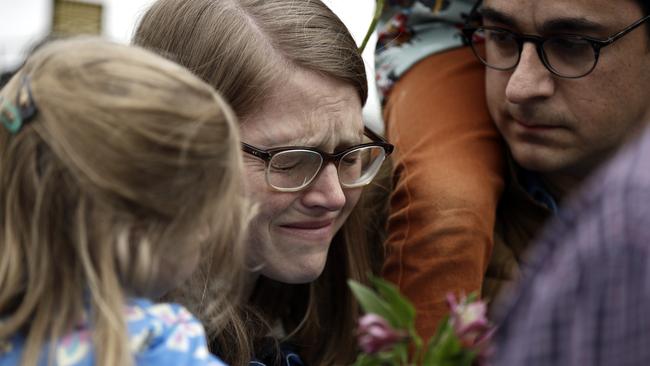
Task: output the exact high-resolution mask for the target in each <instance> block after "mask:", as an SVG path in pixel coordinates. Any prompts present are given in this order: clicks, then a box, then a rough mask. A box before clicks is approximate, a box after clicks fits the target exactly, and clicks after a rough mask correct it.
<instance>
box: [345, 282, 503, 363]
mask: <svg viewBox="0 0 650 366" xmlns="http://www.w3.org/2000/svg"><path fill="white" fill-rule="evenodd" d="M371 281H372V284H373V285H374V287H375V288H376V291H374V290H372V289H370V288H368V287H366V286H363V285H361V284H360V283H358V282H356V281H349V282H348V284H349V286H350V288H351V290H352V292H353V293H354V295H355V297H356V298H357V300H358V301H359V303H360V304H361V307H362V308H363V310H364V311H365V312H366V315H364V316H363V317H361V318H360V319H359V326H358V341H359V347H360V348H361V351H362V353H361V354H360V355H359V356H358V357H357V360H356V362H355V365H356V366H380V365H400V366H406V365H423V366H472V365H485V363H486V360H487V356H488V352H489V340H490V338H491V335H492V334H493V331H494V328H493V327H492V325H491V324H490V323H489V322H488V320H487V318H486V310H487V308H486V304H485V303H484V302H482V301H479V300H478V299H477V296H476V295H475V294H472V295H470V296H467V297H465V296H461V297H460V299H457V298H456V297H455V296H454V295H453V294H448V295H447V303H448V304H449V307H450V315H449V316H447V317H446V318H444V319H443V320H442V321H441V322H440V324H439V326H438V330H437V332H436V334H435V335H434V336H433V337H432V338H431V339H430V340H429V341H428V342H426V344H425V343H424V342H423V340H422V338H421V337H420V336H419V335H418V334H417V332H416V330H415V308H414V307H413V305H412V304H411V303H410V302H409V301H408V300H407V299H406V298H404V297H403V296H402V295H401V294H400V293H399V290H397V288H396V287H395V286H394V285H392V284H390V283H388V282H386V281H383V280H381V279H378V278H371Z"/></svg>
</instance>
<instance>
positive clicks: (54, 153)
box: [0, 39, 248, 366]
mask: <svg viewBox="0 0 650 366" xmlns="http://www.w3.org/2000/svg"><path fill="white" fill-rule="evenodd" d="M23 80H27V83H23V82H22V81H23ZM27 88H28V89H29V90H30V91H31V95H32V97H33V101H34V104H35V105H36V108H37V110H38V111H37V114H36V115H35V117H34V118H32V120H30V121H29V122H27V123H26V124H25V125H24V126H23V127H22V129H21V130H20V131H18V132H17V133H16V134H12V133H10V132H9V131H8V130H7V129H5V128H2V127H1V126H0V207H2V217H1V218H0V253H2V255H0V319H2V326H0V340H7V339H8V338H9V337H11V336H13V335H14V334H15V333H17V332H20V333H22V334H25V337H26V346H25V349H24V352H23V359H22V363H23V364H24V365H34V364H36V362H37V361H38V359H39V356H40V355H41V352H42V349H41V348H42V347H43V346H44V345H46V344H47V343H48V342H49V341H52V342H53V343H56V342H57V340H58V339H60V337H61V336H62V335H64V334H65V333H66V332H69V331H71V330H72V329H73V328H74V326H75V325H76V324H79V322H80V321H82V315H83V314H84V313H87V314H89V317H90V319H89V322H90V323H91V324H92V329H93V340H94V344H95V345H96V346H95V350H96V353H95V359H96V362H97V364H99V365H105V366H108V365H130V364H132V363H133V359H132V356H131V351H130V349H129V347H128V336H127V329H126V324H125V320H124V318H123V315H122V311H123V307H124V304H125V301H126V297H128V296H147V295H150V294H152V293H153V292H154V291H156V290H157V288H156V286H157V285H158V284H159V282H160V280H161V278H164V276H163V274H165V273H169V272H170V267H169V264H170V263H171V262H172V260H171V259H170V255H171V256H174V260H176V259H181V258H183V257H184V256H188V255H192V254H193V253H196V252H197V251H199V250H203V251H205V254H204V257H208V258H209V259H210V262H211V264H212V266H211V268H210V269H208V270H210V271H211V272H212V280H213V281H214V282H221V283H222V284H228V287H230V286H231V282H232V281H235V282H234V284H235V285H236V284H237V283H238V282H237V281H239V275H240V273H241V271H240V268H242V266H243V265H242V261H243V254H242V250H241V249H240V248H241V246H240V245H239V244H238V243H239V242H240V241H241V235H242V228H243V226H244V225H246V220H247V219H246V217H247V212H248V209H247V204H246V202H245V200H244V199H243V198H242V194H241V192H240V187H241V182H240V179H241V177H240V169H241V164H242V163H241V156H240V153H239V137H238V131H237V128H236V124H235V123H236V122H234V121H235V117H234V116H233V114H232V113H231V111H230V109H229V107H228V106H227V105H226V103H225V102H224V101H223V100H222V99H221V98H220V97H219V96H218V95H217V94H216V93H215V92H214V91H213V89H212V88H211V87H210V86H209V85H208V84H206V83H204V82H203V81H201V80H200V79H198V78H196V77H195V76H193V75H192V74H191V73H189V72H188V71H187V70H185V69H183V68H182V67H180V66H178V65H176V64H174V63H172V62H170V61H168V60H165V59H163V58H161V57H159V56H156V55H154V54H152V53H150V52H148V51H145V50H142V49H139V48H137V47H129V46H123V45H117V44H112V43H109V42H106V41H101V40H98V39H73V40H67V41H57V42H54V43H51V44H48V45H46V46H44V47H43V48H42V49H40V50H39V51H37V52H36V53H35V54H34V55H33V56H31V57H30V58H29V59H28V60H27V62H26V64H25V65H24V67H23V68H22V69H21V70H20V71H19V72H18V73H17V75H15V76H14V78H13V79H12V80H11V81H10V82H9V83H8V84H7V86H6V87H5V88H4V89H3V90H2V91H1V92H0V96H1V97H2V98H4V99H5V100H8V101H12V102H13V101H15V100H17V98H18V99H19V100H21V98H22V97H24V95H25V93H26V90H27ZM22 99H24V98H22ZM19 104H20V103H19ZM3 112H6V111H3ZM204 230H205V232H203V231H204ZM224 286H225V285H224ZM235 287H236V286H235ZM213 297H214V296H213ZM51 350H52V348H50V351H51ZM50 356H52V352H50ZM50 361H52V359H51V358H50Z"/></svg>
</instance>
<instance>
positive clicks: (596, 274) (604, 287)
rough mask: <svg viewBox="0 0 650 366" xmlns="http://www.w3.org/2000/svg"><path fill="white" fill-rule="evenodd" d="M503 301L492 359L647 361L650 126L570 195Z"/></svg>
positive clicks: (528, 364) (532, 364)
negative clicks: (514, 288) (515, 288)
mask: <svg viewBox="0 0 650 366" xmlns="http://www.w3.org/2000/svg"><path fill="white" fill-rule="evenodd" d="M540 239H541V240H540V241H539V242H538V243H537V244H536V245H535V246H534V248H535V249H534V253H532V254H533V257H532V260H531V265H530V267H529V268H528V270H527V272H526V275H525V276H524V279H523V281H522V282H521V284H520V287H519V292H517V293H516V295H514V296H513V297H511V298H510V299H509V300H510V302H509V303H505V304H504V305H505V306H504V307H502V308H501V310H502V311H503V312H502V314H505V315H504V316H502V317H501V319H502V322H500V323H501V325H500V328H499V330H498V332H497V335H496V338H495V342H496V353H495V357H494V359H493V362H492V363H493V364H494V365H499V366H500V365H513V366H515V365H516V366H521V365H525V366H538V365H576V366H577V365H579V366H584V365H616V366H619V365H620V366H622V365H650V130H647V131H646V132H645V133H644V134H643V136H642V137H641V138H640V139H639V140H638V141H636V142H634V143H632V144H630V145H628V146H627V147H626V148H625V149H624V150H623V151H622V152H621V153H619V154H618V156H617V157H616V158H614V159H613V160H612V161H611V162H610V163H608V164H607V165H606V166H605V167H604V168H603V169H601V171H600V172H599V173H597V174H596V175H595V176H594V177H593V178H592V179H590V180H589V181H588V183H587V184H586V185H585V187H584V189H582V190H581V191H580V192H579V193H578V194H577V195H576V196H574V197H573V199H571V200H570V201H568V202H567V205H566V206H565V207H563V208H562V209H561V210H560V212H559V213H558V217H557V218H556V219H555V220H554V221H553V222H552V223H551V224H550V225H549V227H548V228H547V230H545V233H544V234H543V235H542V237H541V238H540Z"/></svg>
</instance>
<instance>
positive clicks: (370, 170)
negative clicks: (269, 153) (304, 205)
mask: <svg viewBox="0 0 650 366" xmlns="http://www.w3.org/2000/svg"><path fill="white" fill-rule="evenodd" d="M385 157H386V154H385V152H384V149H383V148H382V147H379V146H367V147H362V148H359V149H355V150H352V151H350V152H348V153H347V154H345V155H344V156H342V157H341V159H340V161H339V163H338V167H337V171H338V176H339V181H340V182H341V184H342V185H343V186H344V187H348V188H352V187H360V186H363V185H366V184H368V183H369V182H370V181H371V180H372V178H374V176H375V175H376V174H377V172H378V171H379V168H380V167H381V164H382V162H383V161H384V158H385ZM322 165H323V158H322V156H321V155H320V154H319V153H318V152H315V151H310V150H288V151H283V152H280V153H278V154H275V155H273V157H272V158H271V160H270V162H269V165H268V168H267V181H268V183H269V184H270V185H271V186H273V187H274V188H276V189H280V190H294V189H295V190H298V189H301V188H304V187H306V186H307V185H309V183H311V181H312V180H314V178H316V176H317V175H318V173H319V172H320V170H321V167H322Z"/></svg>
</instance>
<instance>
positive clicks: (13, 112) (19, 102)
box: [0, 75, 37, 134]
mask: <svg viewBox="0 0 650 366" xmlns="http://www.w3.org/2000/svg"><path fill="white" fill-rule="evenodd" d="M36 111H37V109H36V104H35V103H34V98H33V97H32V90H31V87H30V83H29V77H28V76H27V75H25V76H23V79H22V82H21V86H20V89H19V91H18V95H17V96H16V103H11V102H10V101H9V100H7V99H6V98H4V97H2V96H0V123H2V125H3V126H4V127H5V128H6V129H7V130H8V131H9V132H11V133H12V134H16V133H18V132H19V131H20V129H21V128H22V127H23V126H24V125H25V124H26V123H28V122H29V121H30V120H31V119H32V118H34V116H35V115H36Z"/></svg>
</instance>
